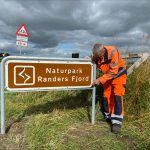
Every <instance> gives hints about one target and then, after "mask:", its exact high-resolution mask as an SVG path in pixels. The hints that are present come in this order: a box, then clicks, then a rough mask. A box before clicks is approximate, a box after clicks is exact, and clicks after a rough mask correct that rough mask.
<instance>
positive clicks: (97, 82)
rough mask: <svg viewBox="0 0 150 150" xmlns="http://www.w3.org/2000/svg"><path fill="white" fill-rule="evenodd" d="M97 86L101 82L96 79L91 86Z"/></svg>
mask: <svg viewBox="0 0 150 150" xmlns="http://www.w3.org/2000/svg"><path fill="white" fill-rule="evenodd" d="M99 84H101V82H100V81H99V80H98V79H96V80H94V81H93V82H92V86H96V85H99Z"/></svg>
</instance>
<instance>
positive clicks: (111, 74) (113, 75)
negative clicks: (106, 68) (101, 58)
mask: <svg viewBox="0 0 150 150" xmlns="http://www.w3.org/2000/svg"><path fill="white" fill-rule="evenodd" d="M106 74H108V75H110V76H112V77H113V78H114V77H115V76H116V74H113V73H111V72H107V73H106Z"/></svg>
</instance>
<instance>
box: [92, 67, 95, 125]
mask: <svg viewBox="0 0 150 150" xmlns="http://www.w3.org/2000/svg"><path fill="white" fill-rule="evenodd" d="M95 79H96V64H94V66H93V80H95ZM95 95H96V87H93V90H92V124H94V123H95V97H96V96H95Z"/></svg>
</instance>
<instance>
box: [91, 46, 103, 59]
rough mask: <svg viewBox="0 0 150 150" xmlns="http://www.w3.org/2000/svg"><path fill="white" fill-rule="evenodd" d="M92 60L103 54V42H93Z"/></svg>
mask: <svg viewBox="0 0 150 150" xmlns="http://www.w3.org/2000/svg"><path fill="white" fill-rule="evenodd" d="M92 53H93V60H97V59H98V58H102V57H103V56H104V54H105V48H104V45H103V44H95V45H94V47H93V49H92Z"/></svg>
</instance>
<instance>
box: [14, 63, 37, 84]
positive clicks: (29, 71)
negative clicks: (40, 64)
mask: <svg viewBox="0 0 150 150" xmlns="http://www.w3.org/2000/svg"><path fill="white" fill-rule="evenodd" d="M34 84H35V67H34V66H15V67H14V85H16V86H18V85H34Z"/></svg>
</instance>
